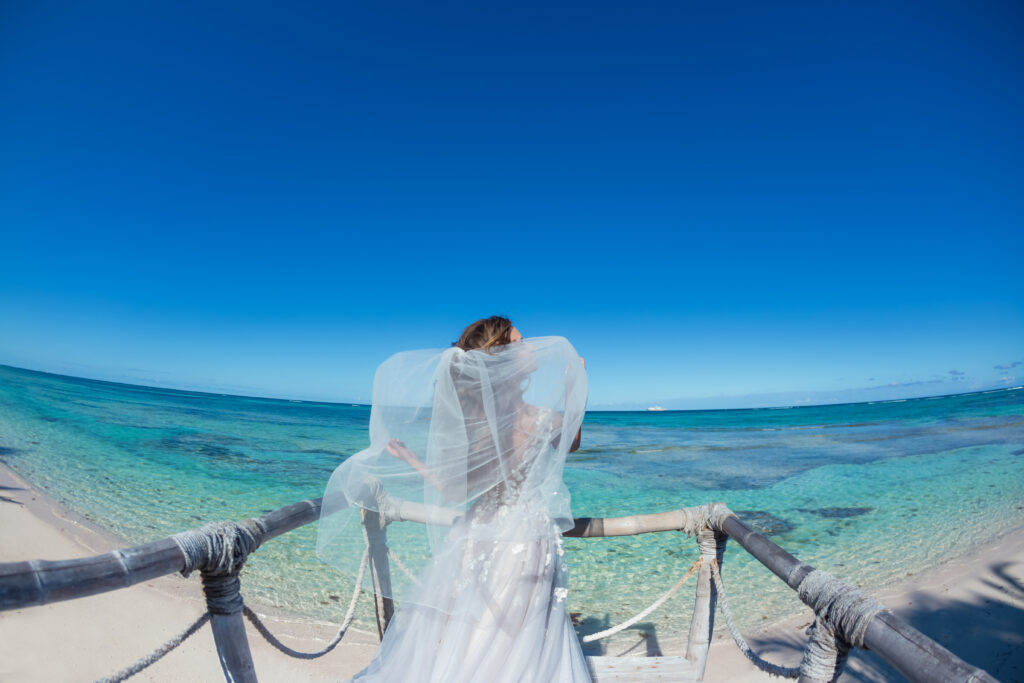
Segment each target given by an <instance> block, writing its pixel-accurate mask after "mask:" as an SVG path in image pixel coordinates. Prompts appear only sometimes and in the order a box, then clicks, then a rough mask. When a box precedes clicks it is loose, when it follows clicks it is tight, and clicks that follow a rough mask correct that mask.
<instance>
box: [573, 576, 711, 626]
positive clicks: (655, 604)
mask: <svg viewBox="0 0 1024 683" xmlns="http://www.w3.org/2000/svg"><path fill="white" fill-rule="evenodd" d="M700 565H701V559H700V558H697V560H696V561H695V562H694V563H693V564H692V565H690V570H689V571H688V572H686V573H685V574H683V578H681V579H679V580H678V581H676V585H674V586H672V587H671V588H669V589H668V591H667V592H666V593H665V594H664V595H662V596H661V597H660V598H658V599H657V600H655V601H654V602H652V603H651V604H650V606H649V607H648V608H647V609H645V610H644V611H643V612H640V613H639V614H637V615H636V616H634V617H633V618H631V619H627V620H626V621H624V622H622V623H621V624H619V625H618V626H612V627H611V628H609V629H606V630H604V631H599V632H598V633H591V634H590V635H589V636H583V638H582V639H581V640H582V641H583V642H584V643H592V642H594V641H595V640H600V639H601V638H607V637H608V636H611V635H615V634H616V633H618V632H620V631H624V630H626V629H627V628H629V627H630V626H632V625H633V624H635V623H636V622H638V621H640V620H641V619H643V618H644V617H646V616H647V615H648V614H650V613H651V612H653V611H654V610H656V609H658V608H659V607H661V606H662V605H663V604H664V603H665V601H666V600H668V599H669V598H671V597H672V596H673V595H675V593H676V591H677V590H679V588H680V587H681V586H682V585H683V584H684V583H686V581H687V579H689V578H690V577H691V576H693V575H694V573H696V571H697V570H698V569H699V568H700Z"/></svg>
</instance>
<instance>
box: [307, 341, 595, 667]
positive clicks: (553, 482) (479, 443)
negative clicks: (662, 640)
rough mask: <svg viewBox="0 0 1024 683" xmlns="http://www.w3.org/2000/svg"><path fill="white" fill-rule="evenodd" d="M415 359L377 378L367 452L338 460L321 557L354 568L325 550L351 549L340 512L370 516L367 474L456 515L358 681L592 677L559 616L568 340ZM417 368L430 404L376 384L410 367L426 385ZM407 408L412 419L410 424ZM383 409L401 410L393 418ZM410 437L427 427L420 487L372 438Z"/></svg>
mask: <svg viewBox="0 0 1024 683" xmlns="http://www.w3.org/2000/svg"><path fill="white" fill-rule="evenodd" d="M513 346H515V348H513ZM412 353H413V354H420V355H416V356H413V357H412V358H402V359H400V360H401V362H399V363H397V366H398V367H395V368H390V369H387V368H386V366H387V365H388V364H387V363H385V365H384V366H382V368H381V371H378V375H377V379H376V381H375V396H374V408H373V409H374V411H376V412H377V416H378V417H379V418H381V419H378V420H376V421H375V420H374V419H373V418H372V417H371V447H370V449H367V451H363V452H362V453H360V454H357V455H356V456H353V457H352V458H350V459H349V461H346V463H344V464H343V465H342V466H341V467H339V468H338V471H336V472H335V475H334V476H333V477H332V480H331V483H330V484H329V485H328V490H327V494H325V513H324V516H323V518H322V521H321V531H320V539H319V543H318V547H319V551H320V554H321V557H324V558H325V559H327V560H329V561H332V563H335V564H338V565H339V566H342V567H343V568H344V569H346V571H351V570H352V565H351V562H349V563H348V564H345V563H341V562H336V561H334V560H332V559H331V556H330V552H329V551H330V550H331V549H335V548H336V547H338V546H341V547H348V548H351V547H353V546H352V544H351V542H346V541H344V540H343V538H342V537H343V534H341V533H335V532H334V529H335V528H340V527H341V526H342V525H341V524H340V523H338V522H337V520H338V519H340V518H342V517H343V515H341V514H339V512H338V510H340V509H344V508H353V507H372V506H373V501H372V500H370V499H369V498H368V497H367V496H366V495H365V490H364V489H363V488H361V484H360V482H365V479H366V478H367V477H372V478H375V479H379V480H380V481H381V482H382V483H383V485H384V488H385V489H386V490H388V492H389V494H391V495H395V494H396V493H399V494H401V497H402V498H403V499H407V500H408V499H409V498H410V497H411V498H413V499H416V494H417V493H418V494H419V497H420V499H421V500H422V501H423V502H427V503H431V504H444V505H445V506H446V507H456V508H457V509H458V510H459V511H460V512H461V514H460V516H459V517H457V518H456V521H455V523H454V524H453V525H452V526H451V527H436V528H430V527H425V528H423V530H424V531H427V532H428V536H429V537H430V543H429V546H430V552H429V555H427V554H426V553H424V557H423V562H422V565H421V567H422V569H421V571H420V572H419V575H418V577H417V578H416V580H415V581H409V582H408V583H407V585H406V586H404V587H396V589H395V591H394V592H395V594H396V598H397V599H398V600H399V606H398V609H397V611H396V613H395V616H394V618H393V619H392V621H391V624H390V626H389V627H388V630H387V632H386V633H385V636H384V639H383V641H382V642H381V645H380V649H379V651H378V653H377V656H376V657H375V658H374V660H373V662H372V663H371V664H370V665H369V666H368V667H367V668H366V669H364V670H363V671H362V672H360V673H359V674H358V675H357V676H356V677H355V678H354V679H353V680H354V681H396V682H397V681H403V682H405V681H411V682H416V681H423V682H431V683H456V682H460V681H467V682H469V681H480V682H487V683H490V682H499V681H500V682H504V681H508V682H509V683H512V682H517V681H521V682H524V683H533V682H540V681H544V682H547V681H565V682H575V681H589V680H590V675H589V673H588V670H587V666H586V660H585V658H584V656H583V653H582V650H581V648H580V644H579V641H578V639H577V637H576V634H575V632H574V630H573V627H572V622H571V620H570V617H569V614H568V611H567V610H566V597H567V594H568V588H567V566H566V558H565V553H564V550H563V548H562V539H561V533H562V531H563V530H565V529H567V528H569V527H570V526H571V524H572V517H571V514H569V505H568V504H569V499H568V492H567V491H566V489H565V486H564V484H563V483H562V477H561V473H562V466H563V464H564V460H565V455H566V453H567V452H568V448H569V444H570V443H571V442H572V439H573V437H574V436H575V434H576V431H577V430H578V428H579V424H580V421H581V420H582V414H583V409H584V407H585V401H586V378H585V375H583V373H582V366H581V364H580V362H579V359H578V357H577V356H576V354H575V351H574V350H573V349H572V347H571V345H569V343H568V342H567V341H566V340H564V339H561V338H543V339H531V340H526V342H525V343H524V344H523V345H522V346H516V345H510V346H509V347H503V349H499V350H497V351H495V352H494V353H492V354H487V353H486V352H483V351H480V352H477V351H470V352H462V351H460V350H457V349H449V350H446V351H444V352H441V353H440V356H439V358H438V360H437V363H436V365H435V364H434V362H433V361H432V360H428V362H427V363H426V366H424V365H423V364H422V362H423V361H424V360H425V358H427V359H429V356H428V357H424V356H423V355H422V354H423V353H424V352H412ZM402 355H403V354H399V357H401V356H402ZM408 361H412V362H411V363H409V362H408ZM423 367H426V368H428V369H429V374H430V376H431V381H429V382H428V384H429V385H430V388H431V390H432V391H431V392H429V393H430V396H429V398H428V397H427V396H426V395H425V394H424V395H420V396H418V397H414V396H413V395H412V394H409V393H408V389H409V388H410V387H409V385H404V386H403V389H402V390H401V392H399V393H400V394H401V396H400V397H396V396H394V395H391V392H390V390H387V391H383V392H381V394H380V395H378V391H377V389H378V387H381V383H382V382H384V383H385V384H387V385H388V386H390V385H391V382H392V380H396V379H399V377H400V376H401V375H403V374H408V371H409V370H410V369H413V372H412V373H411V374H412V375H413V376H412V377H411V378H410V377H406V378H405V379H406V381H412V382H413V383H415V382H416V380H417V379H419V380H422V379H423V377H421V376H419V375H418V374H417V372H416V371H415V368H423ZM467 368H468V369H467ZM393 370H401V372H397V373H395V372H392V371H393ZM382 371H383V372H382ZM453 378H454V379H453ZM449 380H451V381H449ZM392 388H393V387H392ZM378 398H380V399H381V403H380V404H378ZM412 398H416V401H415V404H416V406H417V410H415V411H414V412H415V413H416V414H415V415H413V416H410V414H409V413H408V411H407V410H406V409H407V408H409V407H410V403H411V402H412V401H411V399H412ZM389 402H390V403H392V404H396V405H400V406H402V408H403V409H402V410H399V411H397V412H395V411H389V410H388V409H387V408H386V407H385V405H386V404H387V403H389ZM426 403H429V405H430V410H429V411H427V412H424V411H423V410H422V408H423V406H424V405H425V404H426ZM378 405H381V409H380V410H378ZM395 415H401V418H400V419H393V418H394V417H395ZM410 427H416V428H419V429H421V430H423V434H421V435H419V436H421V437H424V440H422V441H420V442H418V443H419V446H420V447H421V448H422V449H423V450H422V451H421V452H424V453H426V454H427V458H426V467H427V468H428V469H429V475H427V477H424V474H423V473H422V472H415V473H414V474H415V478H414V479H413V478H410V476H409V473H408V472H402V471H401V467H402V466H404V465H405V463H400V462H399V461H398V460H397V459H396V458H394V457H391V456H390V455H388V454H386V453H377V452H375V447H374V445H373V442H374V431H375V428H383V433H381V434H378V436H380V437H383V436H387V437H389V438H394V436H395V435H399V436H402V438H403V439H404V441H405V442H406V443H409V442H410V438H413V439H416V438H417V434H416V428H412V429H410ZM403 433H404V435H403ZM407 437H409V438H407ZM385 442H386V441H385ZM413 450H416V449H413ZM364 454H365V455H364ZM406 467H407V466H406ZM425 479H429V480H430V483H425V481H424V480H425ZM339 494H341V495H343V496H344V498H345V502H339V500H340V497H341V496H340V495H339ZM328 497H331V499H332V501H333V502H332V503H331V504H330V505H328V502H327V501H328ZM356 501H358V502H356ZM328 508H329V509H328ZM403 524H408V523H403ZM351 526H352V525H351V523H349V524H347V527H348V528H349V531H350V532H351V531H352V529H351ZM419 527H423V525H419ZM408 531H409V530H408V529H407V530H406V533H403V534H399V535H397V536H396V538H395V540H392V538H391V535H390V530H389V545H390V546H391V547H392V549H394V550H396V552H399V553H401V552H402V551H401V550H400V549H399V548H397V547H396V546H398V545H400V544H401V541H402V540H403V539H405V540H408V539H410V538H411V537H410V536H409V533H408ZM414 546H415V543H412V544H411V547H414ZM421 547H422V546H421ZM347 554H348V555H351V552H349V553H347ZM413 554H415V553H413ZM335 559H337V558H336V557H335ZM392 575H393V576H394V575H395V572H394V571H392Z"/></svg>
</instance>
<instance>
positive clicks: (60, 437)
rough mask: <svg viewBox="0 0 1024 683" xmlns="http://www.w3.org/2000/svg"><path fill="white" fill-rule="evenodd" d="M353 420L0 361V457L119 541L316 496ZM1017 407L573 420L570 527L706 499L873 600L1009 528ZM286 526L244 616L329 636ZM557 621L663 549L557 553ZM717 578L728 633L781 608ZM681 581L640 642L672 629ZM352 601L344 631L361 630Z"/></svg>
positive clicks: (1020, 430) (256, 561)
mask: <svg viewBox="0 0 1024 683" xmlns="http://www.w3.org/2000/svg"><path fill="white" fill-rule="evenodd" d="M368 419H369V408H368V407H366V406H349V405H337V404H325V403H300V402H293V401H279V400H271V399H257V398H244V397H237V396H218V395H211V394H200V393H190V392H182V391H173V390H166V389H153V388H147V387H136V386H128V385H122V384H112V383H107V382H97V381H92V380H82V379H75V378H69V377H60V376H55V375H47V374H43V373H35V372H30V371H25V370H18V369H14V368H9V367H5V366H0V460H2V461H3V462H4V463H6V464H7V465H8V466H10V467H11V468H13V469H14V470H16V471H18V472H19V473H21V474H22V475H23V476H25V477H26V478H27V479H29V480H30V481H32V482H33V483H34V484H35V485H37V486H39V487H40V488H42V489H43V490H45V491H46V492H47V493H48V494H49V495H51V496H52V497H54V498H56V499H57V500H59V501H61V502H62V503H64V504H65V505H67V506H68V507H70V508H72V509H74V510H75V511H77V512H79V513H80V514H82V515H84V516H86V517H88V518H89V519H92V520H93V521H95V522H96V523H98V524H99V525H101V526H103V527H105V528H107V529H109V530H111V531H113V532H114V533H117V534H119V535H121V536H123V537H124V538H126V539H127V540H128V541H129V542H131V543H140V542H144V541H150V540H154V539H157V538H160V537H163V536H167V535H169V534H171V533H174V532H177V531H181V530H183V529H185V528H189V527H194V526H198V525H200V524H201V523H204V522H207V521H210V520H214V519H240V518H243V517H249V516H253V515H256V514H259V513H261V512H264V511H267V510H270V509H273V508H276V507H279V506H281V505H285V504H287V503H291V502H295V501H298V500H301V499H304V498H312V497H317V496H319V495H321V493H322V491H323V486H324V484H325V483H326V481H327V478H328V476H329V475H330V473H331V472H332V471H333V469H334V467H336V466H337V464H338V463H340V462H341V461H342V460H344V459H345V458H346V457H347V456H349V455H351V454H352V453H355V452H356V451H358V450H359V449H360V448H362V447H363V446H364V445H365V444H366V442H367V435H366V429H367V424H368ZM1022 455H1024V390H1022V389H1020V388H1015V389H1006V390H1000V391H994V392H985V393H978V394H964V395H960V396H950V397H942V398H936V399H912V400H908V401H902V402H888V403H877V404H851V405H840V406H818V407H801V408H792V409H756V410H718V411H688V412H659V413H645V412H641V413H634V412H620V413H611V412H608V413H590V414H588V415H587V419H586V422H585V425H584V448H583V449H581V450H580V451H578V452H577V453H574V454H572V455H570V458H569V462H568V465H567V468H566V472H565V478H566V482H567V483H568V486H569V489H570V491H571V492H572V495H573V512H574V514H576V515H577V516H612V515H624V514H633V513H641V512H655V511H662V510H668V509H672V508H677V507H682V506H689V505H696V504H699V503H705V502H710V501H723V502H725V503H726V504H728V505H729V507H730V508H732V509H733V510H734V511H737V512H739V514H740V516H741V517H743V518H744V519H745V520H747V521H748V523H750V524H751V525H752V526H755V527H758V528H761V529H762V530H764V531H766V532H768V533H770V534H771V537H772V539H773V540H775V541H776V542H777V543H779V544H780V545H782V546H783V547H784V548H786V549H787V550H789V551H790V552H791V553H793V554H795V555H796V556H798V557H799V558H800V559H801V560H803V561H805V562H808V563H810V564H813V565H815V566H817V567H818V568H820V569H825V570H827V571H830V572H832V573H834V574H837V575H838V576H840V577H842V578H845V579H846V580H848V581H851V582H852V583H855V584H857V585H861V586H864V587H867V588H874V587H878V586H880V585H883V584H886V583H890V582H893V581H896V580H899V579H902V578H904V577H905V576H907V575H908V574H912V573H914V572H917V571H920V570H922V569H924V568H926V567H929V566H931V565H935V564H939V563H942V562H944V561H946V560H947V559H949V558H950V557H952V556H955V555H959V554H963V553H965V552H968V551H969V550H970V549H971V548H973V547H974V546H975V545H977V544H980V543H984V542H987V541H989V540H992V539H993V538H995V537H997V536H999V535H1001V534H1003V533H1005V532H1007V531H1010V530H1012V529H1014V528H1018V527H1020V526H1022V525H1024V457H1022ZM314 541H315V528H314V527H313V526H308V527H304V528H302V529H299V530H296V531H294V532H292V533H289V534H286V535H285V536H283V537H280V538H278V539H276V540H274V541H272V542H269V543H268V544H267V545H265V546H263V547H262V548H260V550H259V552H257V553H256V554H255V555H254V556H253V557H252V558H251V559H250V561H249V563H248V565H247V568H246V570H245V572H244V574H243V590H244V592H245V595H246V597H247V598H248V599H249V600H255V601H258V602H261V603H264V604H269V605H273V606H276V607H280V608H283V609H286V610H289V611H293V612H298V613H301V614H305V615H307V616H309V617H312V618H316V619H325V620H332V621H337V620H338V619H340V618H341V615H342V612H343V611H344V609H345V606H346V605H347V602H348V596H349V595H350V592H351V586H350V585H349V586H346V585H345V580H344V579H343V578H342V577H341V576H340V575H339V574H338V573H336V572H335V571H334V570H333V569H331V568H329V567H327V566H325V565H323V564H321V563H320V562H319V560H317V558H316V555H315V552H314V545H315V544H314ZM566 547H567V549H568V550H569V551H570V560H571V561H570V567H571V592H570V609H571V610H572V611H574V612H579V613H580V614H581V617H582V619H583V621H584V625H583V631H585V632H590V631H594V630H597V629H598V628H600V627H603V626H605V625H608V624H611V623H616V622H617V621H619V620H621V619H623V618H625V617H627V616H631V615H632V614H633V613H635V612H637V611H639V610H640V609H641V608H642V607H644V606H646V604H648V603H649V602H651V601H653V599H654V598H655V597H657V596H658V595H659V594H660V593H661V592H663V591H664V590H665V589H666V588H667V587H668V586H670V585H671V584H672V583H674V581H675V580H676V578H678V577H679V576H680V575H682V573H683V572H685V571H686V569H687V568H688V567H689V565H690V563H691V562H692V560H693V559H695V557H696V554H697V553H696V546H695V544H694V542H693V541H692V540H690V539H687V538H685V537H683V536H682V535H681V534H677V533H662V534H647V535H644V536H639V537H627V538H615V539H586V540H584V539H567V540H566ZM730 548H731V549H730V551H729V552H728V553H727V555H726V561H725V566H724V575H725V580H726V583H727V586H728V589H729V596H730V603H731V604H732V606H733V612H734V613H735V615H736V616H737V618H738V619H739V620H740V622H741V623H742V624H743V625H744V626H745V627H748V628H749V627H753V626H756V625H760V624H763V623H766V622H770V621H774V620H776V619H778V618H781V617H784V616H788V615H789V614H792V613H795V612H797V611H799V610H800V609H801V606H800V604H799V602H798V601H797V599H796V597H795V596H794V595H793V593H792V591H790V590H789V589H788V588H787V587H786V586H785V585H784V584H782V583H781V582H780V581H778V580H777V579H776V578H775V577H774V576H772V575H771V574H770V573H769V572H768V571H767V570H766V569H764V568H762V567H761V565H759V564H758V563H757V562H756V561H754V560H752V558H750V557H749V556H748V555H746V553H745V552H744V551H743V550H742V549H740V548H739V547H738V546H735V545H731V546H730ZM692 588H693V586H692V584H691V586H689V587H687V588H686V589H684V590H683V591H682V592H681V593H680V594H679V595H678V596H677V597H676V598H675V599H673V600H672V601H671V602H670V603H668V604H667V605H666V606H665V607H663V608H662V609H661V610H659V611H657V612H655V613H654V614H652V615H651V616H650V617H649V618H648V619H647V620H646V621H645V622H644V626H645V628H648V629H649V628H651V627H654V628H655V629H656V630H657V633H658V636H659V637H662V638H670V637H673V636H675V635H678V634H681V633H685V630H686V625H687V624H688V622H689V611H690V609H691V606H692ZM371 610H372V607H371V605H370V602H369V601H367V600H363V601H362V608H361V610H360V612H359V620H360V622H361V623H362V624H363V626H364V627H365V626H368V625H369V624H370V623H371V618H372V612H371Z"/></svg>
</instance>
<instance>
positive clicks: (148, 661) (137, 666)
mask: <svg viewBox="0 0 1024 683" xmlns="http://www.w3.org/2000/svg"><path fill="white" fill-rule="evenodd" d="M209 620H210V613H209V612H206V613H205V614H203V615H202V616H201V617H199V618H198V619H196V620H195V622H194V623H193V624H192V625H191V626H189V627H188V628H186V629H185V630H184V631H182V632H181V633H179V634H178V635H176V636H174V637H173V638H171V639H170V640H168V641H167V642H166V643H164V644H163V645H161V646H160V647H158V648H157V649H155V650H153V651H152V652H150V653H149V654H148V655H146V656H145V657H143V658H142V659H140V660H138V661H137V662H135V663H134V664H132V665H131V666H129V667H126V668H124V669H121V670H120V671H118V672H117V673H115V674H114V675H112V676H107V677H106V678H101V679H99V680H98V681H96V683H120V682H121V681H123V680H125V679H127V678H131V677H132V676H134V675H135V674H137V673H139V672H140V671H142V670H143V669H146V668H148V667H149V666H150V665H152V664H154V663H156V662H157V661H159V660H160V659H161V658H162V657H163V656H164V655H165V654H167V653H168V652H170V651H171V650H173V649H174V648H176V647H178V646H179V645H181V644H182V643H183V642H185V641H186V640H187V639H188V637H189V636H191V635H192V634H193V633H195V632H196V631H198V630H199V629H201V628H202V627H203V626H204V625H205V624H206V622H208V621H209Z"/></svg>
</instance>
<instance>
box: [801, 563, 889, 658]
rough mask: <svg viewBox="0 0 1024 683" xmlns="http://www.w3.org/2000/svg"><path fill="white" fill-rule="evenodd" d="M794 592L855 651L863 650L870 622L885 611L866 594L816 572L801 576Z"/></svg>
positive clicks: (826, 573)
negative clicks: (856, 648)
mask: <svg viewBox="0 0 1024 683" xmlns="http://www.w3.org/2000/svg"><path fill="white" fill-rule="evenodd" d="M796 590H797V594H798V595H799V596H800V599H801V600H803V601H804V603H805V604H807V605H810V607H811V608H812V609H813V610H814V613H815V614H816V615H818V616H819V617H820V618H821V620H822V621H823V623H824V624H826V625H827V626H828V629H829V630H830V631H832V632H833V633H834V634H835V635H836V636H837V637H838V638H839V639H840V640H843V641H845V642H846V643H849V644H850V645H854V646H856V647H859V648H864V634H865V633H866V632H867V630H868V624H870V623H871V620H872V619H874V618H875V616H876V615H878V614H879V613H881V612H888V611H889V610H888V609H886V607H885V605H883V604H882V603H880V602H878V601H877V600H875V599H874V598H872V597H871V596H870V595H866V594H864V593H862V592H860V591H859V590H857V589H856V588H854V587H853V586H851V585H850V584H848V583H846V582H844V581H840V580H839V579H837V578H835V577H833V576H832V575H831V574H829V573H828V572H823V571H821V570H819V569H815V570H814V571H812V572H811V573H810V574H808V575H807V576H805V577H804V579H803V581H801V582H800V585H799V586H797V589H796Z"/></svg>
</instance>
